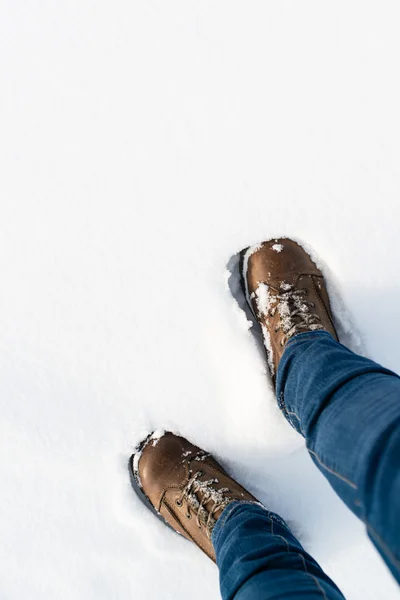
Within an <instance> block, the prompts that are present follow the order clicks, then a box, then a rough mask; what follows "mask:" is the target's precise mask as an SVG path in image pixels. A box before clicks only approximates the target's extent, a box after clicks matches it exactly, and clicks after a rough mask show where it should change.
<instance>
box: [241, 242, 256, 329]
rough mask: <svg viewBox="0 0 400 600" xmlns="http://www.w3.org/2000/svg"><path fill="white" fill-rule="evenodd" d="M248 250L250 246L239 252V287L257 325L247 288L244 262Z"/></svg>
mask: <svg viewBox="0 0 400 600" xmlns="http://www.w3.org/2000/svg"><path fill="white" fill-rule="evenodd" d="M248 250H250V246H247V248H243V250H241V251H240V252H239V271H240V285H241V287H242V292H243V296H244V297H245V299H246V302H247V305H248V307H249V309H250V310H251V314H252V315H253V317H254V319H255V321H256V323H257V324H258V319H257V317H256V315H255V313H254V310H253V306H252V304H251V300H250V296H249V290H248V288H247V264H246V263H245V261H246V254H247V252H248Z"/></svg>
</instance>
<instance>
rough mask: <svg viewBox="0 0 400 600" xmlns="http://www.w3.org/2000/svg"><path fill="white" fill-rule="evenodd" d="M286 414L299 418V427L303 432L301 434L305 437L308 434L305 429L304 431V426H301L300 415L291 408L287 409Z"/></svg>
mask: <svg viewBox="0 0 400 600" xmlns="http://www.w3.org/2000/svg"><path fill="white" fill-rule="evenodd" d="M286 414H287V415H293V417H296V419H297V420H298V422H299V429H300V433H301V435H302V436H303V437H304V438H305V437H306V434H305V433H304V431H303V428H302V426H301V419H300V417H299V415H297V414H296V413H295V412H293V411H290V410H287V411H286ZM292 425H293V423H292Z"/></svg>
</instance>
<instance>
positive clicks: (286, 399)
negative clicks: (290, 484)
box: [277, 331, 400, 581]
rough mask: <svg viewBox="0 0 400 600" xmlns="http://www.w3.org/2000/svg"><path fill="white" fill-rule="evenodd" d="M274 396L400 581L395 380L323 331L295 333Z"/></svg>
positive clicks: (399, 412)
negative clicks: (363, 523) (361, 521)
mask: <svg viewBox="0 0 400 600" xmlns="http://www.w3.org/2000/svg"><path fill="white" fill-rule="evenodd" d="M277 397H278V401H279V404H280V407H281V408H282V411H283V413H284V414H285V416H286V418H287V420H288V421H289V422H290V423H291V424H292V426H293V427H294V428H295V429H296V430H297V431H298V432H299V433H301V434H302V435H303V436H304V437H305V440H306V445H307V448H308V451H309V452H310V455H311V457H312V459H313V461H314V462H315V464H316V465H317V467H318V468H319V469H320V470H321V471H322V473H323V474H324V475H325V476H326V478H327V479H328V480H329V482H330V483H331V485H332V487H333V488H334V489H335V490H336V492H337V493H338V494H339V496H340V497H341V498H342V499H343V500H344V502H345V503H346V504H347V506H348V507H349V508H350V509H351V510H352V511H353V512H354V513H355V514H356V515H357V516H359V517H360V518H361V519H362V520H363V521H364V522H365V524H366V527H367V531H368V534H369V536H370V538H371V539H372V541H373V542H374V544H375V546H376V547H377V549H378V550H379V552H380V553H381V555H382V556H383V558H384V560H385V561H386V563H387V564H388V566H389V568H390V569H391V571H392V573H393V574H394V576H395V577H396V578H397V580H398V581H400V502H399V499H400V378H399V377H398V376H397V375H395V374H394V373H392V372H391V371H388V370H387V369H384V368H383V367H381V366H379V365H378V364H376V363H374V362H373V361H371V360H368V359H366V358H363V357H361V356H357V355H356V354H354V353H353V352H351V351H350V350H348V349H347V348H345V347H344V346H342V345H341V344H339V343H338V342H337V341H335V340H334V339H333V337H332V336H331V335H330V334H329V333H327V332H322V331H315V332H309V333H301V334H299V335H296V336H294V337H293V338H291V339H290V340H289V342H288V344H287V345H286V348H285V351H284V353H283V357H282V360H281V362H280V364H279V369H278V376H277Z"/></svg>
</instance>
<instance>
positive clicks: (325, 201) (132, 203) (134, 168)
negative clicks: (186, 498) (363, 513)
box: [0, 0, 400, 600]
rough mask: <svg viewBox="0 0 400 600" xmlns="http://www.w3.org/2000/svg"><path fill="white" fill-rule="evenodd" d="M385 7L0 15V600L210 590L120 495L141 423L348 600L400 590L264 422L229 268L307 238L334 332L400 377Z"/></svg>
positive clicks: (267, 400)
mask: <svg viewBox="0 0 400 600" xmlns="http://www.w3.org/2000/svg"><path fill="white" fill-rule="evenodd" d="M399 12H400V6H399V4H398V2H395V0H387V1H386V2H383V3H382V2H381V3H373V2H361V0H346V1H344V0H339V1H338V2H334V3H325V2H316V1H315V0H304V1H303V2H298V0H288V1H287V2H272V1H267V2H265V1H261V0H255V1H254V2H250V3H249V2H238V1H235V0H234V1H233V2H232V1H230V2H228V0H218V1H215V0H213V1H211V0H203V1H202V2H198V1H194V0H185V1H183V0H171V1H170V2H162V1H161V0H147V1H146V2H139V1H138V0H130V1H129V2H128V1H127V0H117V1H116V2H113V3H111V2H104V1H103V0H96V2H95V1H94V0H79V1H78V0H71V1H69V2H54V1H53V2H27V1H22V2H15V1H11V0H3V1H2V3H1V7H0V17H1V18H0V46H1V51H2V52H1V54H2V57H3V60H2V61H1V66H0V86H1V90H2V93H1V95H0V120H1V124H0V126H1V136H0V164H1V177H0V273H1V289H0V315H1V332H0V370H1V373H0V375H1V377H0V381H1V400H0V402H1V417H2V418H1V421H0V476H1V485H2V489H1V496H0V509H1V510H0V531H1V543H0V596H1V598H6V599H7V600H21V598H25V597H26V596H27V594H28V595H29V599H30V600H43V599H48V598H57V600H71V599H72V598H73V599H74V600H81V599H82V600H83V599H84V600H111V599H115V598H118V599H119V600H131V599H132V598H135V599H136V598H137V599H146V600H159V598H161V597H162V598H174V599H182V600H184V599H185V598H187V590H188V589H190V590H191V599H192V600H200V599H203V598H205V597H207V598H209V599H210V600H217V599H218V598H219V597H220V596H219V589H218V572H217V569H216V567H215V566H214V565H213V564H212V562H211V561H209V560H208V559H207V557H206V556H204V555H203V554H202V553H201V552H200V551H199V550H198V549H197V548H195V547H194V546H193V545H191V544H190V543H189V542H187V541H186V540H185V539H183V538H182V537H180V536H178V535H175V534H174V533H173V532H171V530H170V529H168V528H167V527H165V526H164V525H163V523H162V522H161V521H160V520H159V519H157V518H156V517H155V516H154V515H153V514H151V512H150V511H149V510H148V509H147V507H146V506H145V505H144V504H143V503H142V502H141V501H140V499H139V498H138V496H137V495H135V493H134V492H133V490H132V488H131V483H130V478H129V473H128V468H127V466H128V460H129V457H130V456H131V454H132V451H133V449H134V448H135V446H136V444H137V443H138V442H139V441H140V440H142V439H144V438H145V437H146V435H148V434H149V433H150V432H152V431H154V430H156V429H163V430H166V431H167V430H171V429H172V430H174V431H176V432H180V433H181V434H182V435H185V436H186V437H188V438H189V439H191V440H192V441H193V442H194V443H196V444H197V445H199V446H200V447H203V448H205V449H206V450H209V451H210V452H212V453H213V454H215V455H216V456H217V457H218V458H219V459H220V460H221V461H222V462H223V464H224V465H225V467H226V468H227V469H229V470H230V471H231V472H232V473H233V475H235V477H237V479H239V480H240V482H241V483H242V484H243V485H244V486H247V487H248V488H249V491H250V492H252V493H253V494H254V495H255V496H256V497H257V498H258V499H259V500H260V501H261V502H262V503H263V504H264V505H265V506H267V507H268V508H269V509H271V510H274V511H276V512H278V513H279V514H280V515H281V516H282V517H283V518H285V519H286V520H288V521H289V522H290V524H291V526H292V527H293V529H294V531H295V532H296V534H297V535H298V536H299V538H300V540H301V542H302V543H303V545H304V546H305V547H306V548H307V550H308V551H309V552H311V553H312V554H313V555H314V556H315V558H316V559H317V560H318V561H319V562H320V563H321V565H322V566H323V568H324V569H325V570H326V571H327V572H328V573H329V575H331V576H332V577H333V578H334V579H335V581H336V583H337V584H338V585H339V586H340V587H341V588H342V590H343V592H344V594H345V596H346V598H347V599H348V600H376V598H385V599H386V600H395V599H397V598H398V588H397V586H396V584H395V583H394V581H393V579H392V577H391V576H390V574H389V573H388V571H387V569H386V567H385V565H384V564H383V562H382V560H381V559H380V558H379V556H378V554H377V552H376V551H375V549H374V548H373V547H372V545H371V543H370V542H369V540H368V538H367V535H366V533H365V532H364V528H363V525H362V524H361V523H360V522H359V521H357V519H356V518H355V517H354V516H353V515H352V514H351V513H350V511H349V510H348V509H347V508H346V507H345V506H344V505H343V504H342V503H341V501H340V500H339V499H338V498H337V497H336V496H335V494H334V492H333V491H332V489H331V488H330V487H329V485H328V483H327V482H326V481H325V479H324V478H323V476H322V475H321V474H320V473H319V471H318V470H317V469H316V468H315V466H314V465H313V463H312V461H311V460H310V458H309V456H308V455H307V453H306V451H305V449H304V444H303V440H302V439H301V438H300V436H298V435H297V434H296V432H295V431H294V430H293V429H292V428H291V427H290V426H289V425H288V423H287V422H286V421H285V420H284V418H283V416H282V415H281V414H280V412H279V410H278V408H277V403H276V400H275V398H274V393H273V389H272V385H271V382H270V380H269V378H268V375H267V367H266V363H265V350H264V348H263V340H262V339H260V337H261V333H260V332H259V328H258V329H257V328H256V327H250V329H249V323H250V322H251V321H252V318H251V314H250V313H249V311H248V309H247V308H246V303H245V301H244V299H243V298H242V297H240V294H241V291H240V283H239V278H238V277H237V275H238V269H239V267H238V258H237V256H236V253H237V252H238V251H239V250H241V249H242V248H246V247H248V246H249V245H252V244H257V243H259V242H261V241H263V240H266V239H274V240H275V239H279V238H280V237H284V236H289V237H294V238H296V239H297V238H298V239H299V241H300V242H301V243H306V244H307V248H310V250H311V252H312V254H313V257H314V258H315V260H316V261H317V262H318V264H319V265H320V266H321V267H322V269H323V271H324V273H325V275H326V276H327V278H328V287H329V291H330V294H331V296H332V304H333V310H334V312H335V316H336V320H337V324H338V330H339V335H340V337H341V339H342V340H343V341H344V342H345V343H346V344H349V345H350V347H351V348H353V349H355V350H356V351H361V352H364V353H366V354H368V355H370V356H372V357H373V358H374V359H376V360H378V361H380V362H382V363H384V364H385V365H386V366H388V367H389V368H392V369H394V370H397V371H398V370H400V350H399V349H398V339H399V336H400V324H399V319H398V315H397V312H398V305H399V285H398V283H397V281H398V264H399V256H400V237H399V235H398V223H399V219H400V203H399V197H400V171H399V164H400V146H399V142H398V140H399V139H400V112H399V110H398V107H399V105H400V86H399V85H398V78H397V77H395V76H394V74H395V73H396V72H397V69H398V64H397V63H398V56H399V54H400V37H399V35H398V22H399V16H400V15H399ZM225 269H227V270H228V271H229V272H230V273H231V274H232V275H231V277H230V278H229V281H228V285H229V288H230V289H227V286H226V282H227V277H224V272H225ZM231 290H232V293H234V295H235V299H234V298H232V294H231ZM359 332H362V335H361V334H360V333H359ZM257 336H259V337H257ZM154 441H156V440H154ZM155 573H156V576H155ZM193 582H195V585H193Z"/></svg>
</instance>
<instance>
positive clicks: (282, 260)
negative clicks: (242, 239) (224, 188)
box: [243, 238, 338, 380]
mask: <svg viewBox="0 0 400 600" xmlns="http://www.w3.org/2000/svg"><path fill="white" fill-rule="evenodd" d="M243 269H244V271H243V278H244V286H245V289H246V292H247V300H248V302H249V304H250V306H251V308H252V310H253V313H254V315H255V317H256V319H257V320H258V322H259V324H260V325H261V328H262V331H263V336H264V342H265V346H266V350H267V357H268V365H269V368H270V371H271V376H272V379H273V380H275V374H276V372H277V369H278V365H279V362H280V359H281V357H282V354H283V351H284V347H285V345H286V343H287V342H288V340H289V339H290V337H291V336H292V335H294V334H295V333H304V332H307V331H315V330H318V329H320V330H325V331H328V332H329V333H331V334H332V335H333V336H334V338H335V339H338V336H337V333H336V330H335V326H334V322H333V316H332V311H331V307H330V302H329V296H328V292H327V289H326V284H325V280H324V277H323V275H322V273H321V271H320V270H319V269H318V267H317V266H316V264H315V263H314V262H313V260H312V259H311V257H310V256H309V255H308V254H307V252H306V251H305V250H304V249H303V248H302V247H301V246H300V245H299V244H297V243H296V242H294V241H293V240H290V239H287V238H281V239H274V240H269V241H267V242H264V243H262V244H260V245H259V246H256V247H254V248H249V249H248V250H247V251H246V253H245V254H244V261H243Z"/></svg>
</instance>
